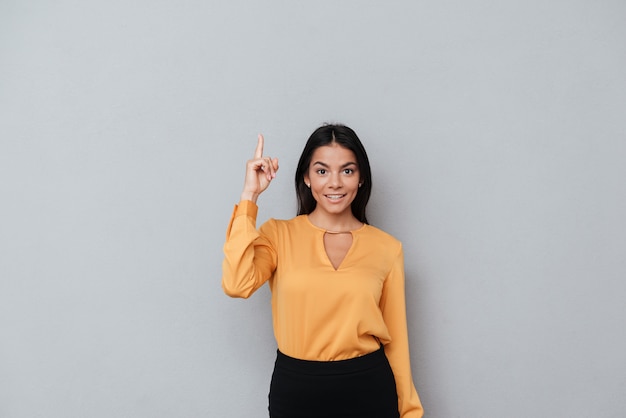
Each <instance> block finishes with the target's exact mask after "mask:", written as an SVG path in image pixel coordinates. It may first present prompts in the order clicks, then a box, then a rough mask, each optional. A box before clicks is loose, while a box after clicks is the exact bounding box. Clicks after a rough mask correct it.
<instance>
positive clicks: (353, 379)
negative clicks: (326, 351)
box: [268, 346, 400, 418]
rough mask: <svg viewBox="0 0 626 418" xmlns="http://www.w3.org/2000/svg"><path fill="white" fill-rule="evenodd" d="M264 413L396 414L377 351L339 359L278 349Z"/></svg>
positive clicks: (281, 417) (286, 417)
mask: <svg viewBox="0 0 626 418" xmlns="http://www.w3.org/2000/svg"><path fill="white" fill-rule="evenodd" d="M268 409H269V412H270V418H304V417H310V418H313V417H315V418H331V417H335V418H340V417H341V418H348V417H359V418H370V417H371V418H398V417H399V416H400V415H399V413H398V394H397V392H396V382H395V379H394V377H393V372H392V371H391V366H389V361H388V360H387V356H386V355H385V352H384V349H383V347H382V346H381V348H380V350H378V351H375V352H373V353H370V354H366V355H364V356H361V357H357V358H353V359H348V360H339V361H308V360H300V359H295V358H293V357H289V356H286V355H285V354H283V353H281V352H280V351H279V352H278V355H277V357H276V364H275V366H274V373H273V374H272V383H271V385H270V393H269V408H268Z"/></svg>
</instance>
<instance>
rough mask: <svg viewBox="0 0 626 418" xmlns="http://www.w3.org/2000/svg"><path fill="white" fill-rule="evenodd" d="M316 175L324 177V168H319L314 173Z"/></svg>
mask: <svg viewBox="0 0 626 418" xmlns="http://www.w3.org/2000/svg"><path fill="white" fill-rule="evenodd" d="M316 173H317V174H321V175H324V174H326V169H324V168H320V169H319V170H317V171H316Z"/></svg>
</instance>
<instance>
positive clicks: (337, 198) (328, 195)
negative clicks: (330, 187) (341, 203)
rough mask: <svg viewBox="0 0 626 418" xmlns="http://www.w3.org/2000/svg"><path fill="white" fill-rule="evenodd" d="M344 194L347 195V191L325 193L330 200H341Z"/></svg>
mask: <svg viewBox="0 0 626 418" xmlns="http://www.w3.org/2000/svg"><path fill="white" fill-rule="evenodd" d="M344 196H345V193H344V194H325V195H324V197H326V198H327V199H329V200H340V199H341V198H343V197H344Z"/></svg>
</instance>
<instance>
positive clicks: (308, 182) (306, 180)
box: [303, 173, 311, 188]
mask: <svg viewBox="0 0 626 418" xmlns="http://www.w3.org/2000/svg"><path fill="white" fill-rule="evenodd" d="M303 177H304V184H306V186H307V187H309V188H310V187H311V179H310V178H309V173H304V176H303Z"/></svg>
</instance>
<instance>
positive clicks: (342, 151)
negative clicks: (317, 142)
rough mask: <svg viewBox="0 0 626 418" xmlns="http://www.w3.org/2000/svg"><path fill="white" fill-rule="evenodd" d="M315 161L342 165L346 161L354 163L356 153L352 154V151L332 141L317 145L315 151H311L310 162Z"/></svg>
mask: <svg viewBox="0 0 626 418" xmlns="http://www.w3.org/2000/svg"><path fill="white" fill-rule="evenodd" d="M316 162H321V163H325V164H327V165H332V164H338V165H344V164H346V163H355V164H356V155H354V152H352V151H351V150H349V149H348V148H344V147H342V146H341V145H339V144H337V143H333V144H330V145H324V146H321V147H318V148H316V149H315V151H313V155H312V157H311V164H315V163H316Z"/></svg>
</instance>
